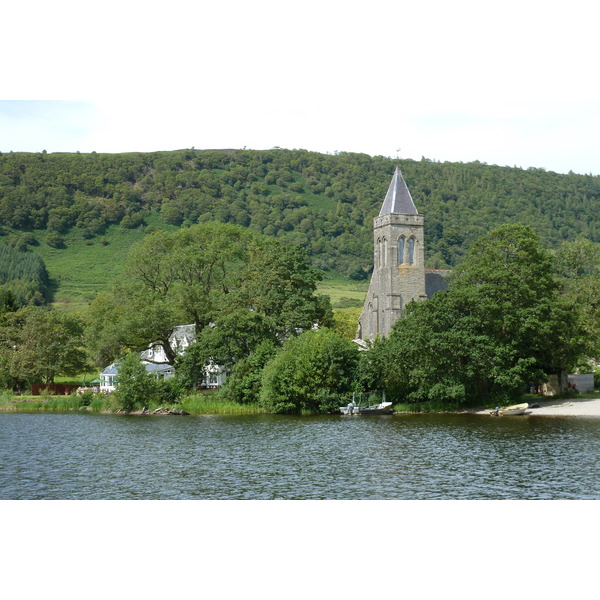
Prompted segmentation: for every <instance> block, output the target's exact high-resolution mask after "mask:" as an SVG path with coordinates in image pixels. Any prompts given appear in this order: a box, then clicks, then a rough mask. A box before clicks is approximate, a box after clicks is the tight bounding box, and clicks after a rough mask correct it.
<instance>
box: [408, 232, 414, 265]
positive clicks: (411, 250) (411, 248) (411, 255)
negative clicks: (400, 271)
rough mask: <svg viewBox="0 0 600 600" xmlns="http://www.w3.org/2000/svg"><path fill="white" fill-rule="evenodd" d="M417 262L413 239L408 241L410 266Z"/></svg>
mask: <svg viewBox="0 0 600 600" xmlns="http://www.w3.org/2000/svg"><path fill="white" fill-rule="evenodd" d="M414 262H415V238H414V237H411V238H409V240H408V264H409V265H412V264H414Z"/></svg>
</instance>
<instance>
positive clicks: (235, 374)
mask: <svg viewBox="0 0 600 600" xmlns="http://www.w3.org/2000/svg"><path fill="white" fill-rule="evenodd" d="M275 353H276V344H275V343H274V342H273V341H263V342H261V343H260V344H259V345H257V346H256V347H255V348H254V350H253V352H252V353H250V354H249V355H248V356H246V357H244V358H242V359H241V360H239V361H238V362H236V363H235V364H234V365H233V367H232V369H231V372H230V373H229V376H228V377H227V379H226V380H225V385H224V386H223V387H222V388H221V389H220V390H219V397H220V398H222V399H223V400H225V401H228V402H236V403H238V404H250V403H256V402H258V401H259V398H260V391H261V387H262V373H263V369H264V367H265V365H266V364H267V363H268V362H269V361H270V360H271V359H272V358H273V357H274V356H275Z"/></svg>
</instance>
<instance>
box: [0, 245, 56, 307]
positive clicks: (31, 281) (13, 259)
mask: <svg viewBox="0 0 600 600" xmlns="http://www.w3.org/2000/svg"><path fill="white" fill-rule="evenodd" d="M25 235H27V234H23V236H25ZM49 283H50V278H49V276H48V271H47V270H46V265H45V264H44V261H43V260H42V259H41V258H40V257H39V256H37V255H35V254H33V253H32V252H27V251H24V250H18V249H16V248H13V247H11V246H7V245H0V312H2V306H3V305H4V304H5V303H7V302H8V303H11V302H14V303H16V304H17V305H18V306H24V305H26V304H44V302H45V299H46V297H47V296H48V295H49V291H48V286H49Z"/></svg>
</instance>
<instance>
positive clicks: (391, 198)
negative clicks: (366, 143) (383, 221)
mask: <svg viewBox="0 0 600 600" xmlns="http://www.w3.org/2000/svg"><path fill="white" fill-rule="evenodd" d="M390 213H397V214H401V215H418V214H419V212H418V211H417V208H416V206H415V203H414V202H413V199H412V197H411V195H410V192H409V191H408V187H407V185H406V182H405V181H404V178H403V177H402V173H401V172H400V167H396V172H395V173H394V176H393V177H392V182H391V183H390V187H389V188H388V191H387V194H386V196H385V200H384V201H383V206H382V207H381V210H380V211H379V216H380V217H381V216H383V215H389V214H390Z"/></svg>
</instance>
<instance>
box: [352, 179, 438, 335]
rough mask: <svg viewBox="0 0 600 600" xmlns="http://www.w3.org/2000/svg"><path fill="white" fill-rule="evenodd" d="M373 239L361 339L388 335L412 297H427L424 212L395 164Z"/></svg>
mask: <svg viewBox="0 0 600 600" xmlns="http://www.w3.org/2000/svg"><path fill="white" fill-rule="evenodd" d="M373 241H374V246H375V247H374V251H375V252H374V254H375V256H374V263H373V275H372V276H371V283H370V284H369V291H368V292H367V297H366V299H365V305H364V308H363V311H362V313H361V315H360V319H359V325H358V338H359V339H361V340H374V339H375V337H376V336H377V335H379V336H381V337H385V336H387V335H388V334H389V333H390V331H391V330H392V325H393V324H394V323H395V322H396V321H397V320H398V319H399V318H400V316H401V315H402V312H403V311H404V307H405V306H406V305H407V304H408V303H409V302H410V301H411V300H424V299H425V298H427V295H426V292H425V246H424V234H423V215H420V214H419V213H418V212H417V209H416V207H415V204H414V202H413V199H412V197H411V195H410V192H409V191H408V187H407V185H406V182H405V181H404V178H403V177H402V173H401V172H400V169H399V168H398V167H396V172H395V173H394V176H393V177H392V182H391V183H390V187H389V189H388V191H387V194H386V197H385V200H384V201H383V206H382V207H381V211H380V212H379V216H377V217H375V220H374V223H373Z"/></svg>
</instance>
